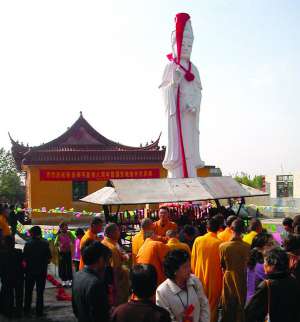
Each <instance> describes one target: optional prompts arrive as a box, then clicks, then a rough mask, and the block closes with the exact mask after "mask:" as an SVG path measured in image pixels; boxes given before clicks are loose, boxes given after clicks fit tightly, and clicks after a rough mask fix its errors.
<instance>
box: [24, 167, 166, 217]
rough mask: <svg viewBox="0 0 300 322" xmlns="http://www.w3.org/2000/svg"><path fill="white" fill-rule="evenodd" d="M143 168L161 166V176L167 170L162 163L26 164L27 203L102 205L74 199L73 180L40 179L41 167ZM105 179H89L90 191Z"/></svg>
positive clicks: (33, 205)
mask: <svg viewBox="0 0 300 322" xmlns="http://www.w3.org/2000/svg"><path fill="white" fill-rule="evenodd" d="M109 168H114V169H116V168H117V169H120V170H121V169H124V170H125V169H142V168H159V169H160V176H161V177H166V171H165V169H163V167H162V166H161V165H160V164H150V163H149V164H126V165H124V164H76V165H66V164H55V165H43V166H38V165H37V166H35V165H34V166H33V165H32V166H24V170H25V171H26V172H27V179H26V187H27V191H28V193H27V205H28V207H29V208H33V209H40V208H42V207H46V208H47V209H52V208H56V207H65V208H66V209H70V208H74V209H76V210H87V211H94V212H99V211H100V210H102V207H100V206H98V205H92V204H87V203H82V202H80V201H73V200H72V181H71V180H70V181H43V180H40V169H60V170H94V169H97V170H98V169H99V170H101V169H109ZM106 182H107V181H106V180H105V181H89V182H88V193H89V194H90V193H92V192H95V191H97V190H99V189H101V188H103V187H104V186H105V184H106Z"/></svg>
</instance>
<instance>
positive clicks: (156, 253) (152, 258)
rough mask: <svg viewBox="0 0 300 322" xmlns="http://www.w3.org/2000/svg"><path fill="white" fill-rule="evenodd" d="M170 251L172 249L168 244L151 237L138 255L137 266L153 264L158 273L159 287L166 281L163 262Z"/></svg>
mask: <svg viewBox="0 0 300 322" xmlns="http://www.w3.org/2000/svg"><path fill="white" fill-rule="evenodd" d="M169 251H170V248H169V247H168V246H167V245H166V244H164V243H163V242H161V241H157V240H154V239H152V237H150V238H147V239H146V240H145V242H144V244H143V246H142V247H141V248H140V250H139V252H138V254H137V257H136V262H137V264H151V265H153V266H154V267H155V270H156V273H157V285H160V284H161V283H162V282H163V281H164V280H165V279H166V276H165V273H164V268H163V262H164V258H165V256H166V255H167V253H168V252H169Z"/></svg>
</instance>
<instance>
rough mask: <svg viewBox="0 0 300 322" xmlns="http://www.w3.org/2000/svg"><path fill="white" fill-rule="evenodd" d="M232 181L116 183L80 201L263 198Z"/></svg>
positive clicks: (113, 202) (124, 202)
mask: <svg viewBox="0 0 300 322" xmlns="http://www.w3.org/2000/svg"><path fill="white" fill-rule="evenodd" d="M267 195H268V194H267V193H265V192H262V191H260V190H257V189H254V188H251V187H248V186H245V185H242V184H239V183H238V182H237V181H236V180H234V179H233V178H232V177H205V178H204V177H198V178H186V179H168V178H165V179H119V180H110V181H108V186H107V187H104V188H102V189H100V190H98V191H96V192H94V193H92V194H90V195H88V196H86V197H84V198H82V199H80V200H81V201H83V202H88V203H93V204H98V205H134V204H152V203H162V202H185V201H204V200H215V199H228V198H239V197H257V196H267Z"/></svg>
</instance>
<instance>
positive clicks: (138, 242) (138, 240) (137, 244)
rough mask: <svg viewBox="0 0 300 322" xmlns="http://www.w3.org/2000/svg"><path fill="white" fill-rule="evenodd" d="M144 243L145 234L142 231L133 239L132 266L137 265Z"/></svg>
mask: <svg viewBox="0 0 300 322" xmlns="http://www.w3.org/2000/svg"><path fill="white" fill-rule="evenodd" d="M143 243H144V234H143V232H142V231H140V232H139V233H137V234H136V235H135V236H134V237H133V238H132V246H131V252H132V265H135V264H136V256H137V254H138V252H139V250H140V248H141V247H142V245H143Z"/></svg>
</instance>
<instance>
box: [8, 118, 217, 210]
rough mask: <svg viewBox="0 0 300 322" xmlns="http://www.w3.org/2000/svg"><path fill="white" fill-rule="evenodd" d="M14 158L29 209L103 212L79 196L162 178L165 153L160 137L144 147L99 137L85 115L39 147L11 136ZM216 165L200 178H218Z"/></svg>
mask: <svg viewBox="0 0 300 322" xmlns="http://www.w3.org/2000/svg"><path fill="white" fill-rule="evenodd" d="M10 139H11V143H12V154H13V157H14V159H15V162H16V164H17V167H18V168H19V170H22V171H24V172H25V174H26V176H25V178H26V206H27V207H28V208H32V209H41V208H42V207H46V208H47V209H52V208H56V207H65V208H66V209H70V208H73V209H76V210H82V209H85V210H88V211H99V207H97V205H87V204H85V203H82V202H80V201H79V199H80V198H82V197H84V196H86V195H88V194H90V193H92V192H94V191H96V190H98V189H100V188H102V187H103V186H104V185H105V184H106V182H107V180H108V179H141V178H163V177H166V176H167V171H166V170H165V169H164V168H163V167H162V161H163V159H164V155H165V149H164V148H161V147H160V146H159V138H158V139H157V140H156V141H155V142H153V143H151V144H150V145H147V146H144V147H131V146H125V145H122V144H119V143H116V142H113V141H111V140H109V139H107V138H105V137H104V136H103V135H101V134H100V133H98V132H97V131H96V130H95V129H94V128H93V127H92V126H91V125H90V124H89V123H88V122H87V121H86V120H85V118H84V117H83V116H82V113H80V117H79V118H78V120H77V121H76V122H75V123H74V124H73V125H72V126H71V127H70V128H68V130H67V131H66V132H65V133H63V134H62V135H61V136H59V137H58V138H57V139H55V140H53V141H50V142H48V143H46V144H42V145H40V146H35V147H29V146H24V145H23V144H20V143H18V142H16V141H14V140H13V139H12V138H11V137H10ZM216 170H218V169H216V168H215V167H205V168H202V169H199V171H198V172H199V173H198V175H200V176H208V175H216V174H217V173H216Z"/></svg>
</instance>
